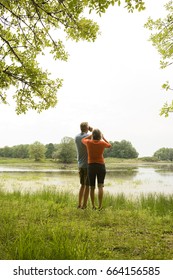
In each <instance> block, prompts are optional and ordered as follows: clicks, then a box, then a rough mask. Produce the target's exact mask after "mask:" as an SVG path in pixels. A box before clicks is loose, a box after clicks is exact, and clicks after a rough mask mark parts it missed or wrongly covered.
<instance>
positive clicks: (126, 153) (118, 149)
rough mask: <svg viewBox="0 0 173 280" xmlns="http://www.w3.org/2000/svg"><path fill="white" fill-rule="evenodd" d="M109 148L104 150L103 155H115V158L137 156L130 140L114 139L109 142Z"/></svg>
mask: <svg viewBox="0 0 173 280" xmlns="http://www.w3.org/2000/svg"><path fill="white" fill-rule="evenodd" d="M111 145H112V147H111V149H106V150H105V153H104V155H105V157H115V158H137V157H138V155H139V154H138V152H137V151H136V149H135V148H134V147H133V146H132V144H131V142H129V141H126V140H122V141H120V142H118V141H115V142H112V143H111Z"/></svg>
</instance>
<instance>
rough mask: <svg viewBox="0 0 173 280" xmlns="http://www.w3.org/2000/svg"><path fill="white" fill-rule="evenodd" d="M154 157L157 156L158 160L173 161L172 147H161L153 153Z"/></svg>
mask: <svg viewBox="0 0 173 280" xmlns="http://www.w3.org/2000/svg"><path fill="white" fill-rule="evenodd" d="M154 157H156V158H158V159H159V160H170V161H173V149H172V148H161V149H159V150H157V151H156V152H155V153H154Z"/></svg>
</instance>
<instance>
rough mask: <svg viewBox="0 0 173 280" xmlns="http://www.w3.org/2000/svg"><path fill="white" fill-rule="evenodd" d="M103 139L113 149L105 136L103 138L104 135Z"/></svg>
mask: <svg viewBox="0 0 173 280" xmlns="http://www.w3.org/2000/svg"><path fill="white" fill-rule="evenodd" d="M102 139H103V141H105V142H106V143H107V144H109V145H110V146H109V147H111V146H112V145H111V144H110V143H109V142H108V141H107V140H106V139H105V138H104V136H103V134H102Z"/></svg>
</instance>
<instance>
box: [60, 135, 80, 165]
mask: <svg viewBox="0 0 173 280" xmlns="http://www.w3.org/2000/svg"><path fill="white" fill-rule="evenodd" d="M58 157H59V160H60V161H61V162H63V163H72V162H74V161H75V159H76V146H75V142H74V139H73V138H71V137H67V136H66V137H64V138H63V139H62V140H61V144H60V147H59V156H58Z"/></svg>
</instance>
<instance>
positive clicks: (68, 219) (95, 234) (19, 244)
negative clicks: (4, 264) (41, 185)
mask: <svg viewBox="0 0 173 280" xmlns="http://www.w3.org/2000/svg"><path fill="white" fill-rule="evenodd" d="M76 205H77V196H75V195H73V194H71V193H69V192H68V193H67V192H62V193H61V192H56V191H55V190H53V189H52V190H51V191H50V190H49V191H48V190H44V191H41V192H36V193H30V194H29V193H26V194H23V195H22V194H21V193H20V192H13V193H6V192H3V191H0V213H1V215H0V224H1V227H0V259H1V260H5V259H6V260H23V259H28V260H45V259H47V260H55V259H58V260H60V259H62V260H70V259H72V260H80V259H82V260H87V259H95V260H111V259H115V260H116V259H121V260H124V259H128V260H136V259H139V260H144V259H145V260H146V259H148V260H153V259H155V260H160V259H163V260H166V259H173V196H164V195H157V196H154V195H148V196H146V197H144V196H141V197H139V198H138V199H136V200H129V199H128V198H126V197H125V196H124V195H123V194H119V195H117V196H111V195H108V194H107V195H106V196H105V197H104V208H103V210H102V211H98V210H92V209H91V206H90V202H89V205H88V208H87V209H85V210H80V209H77V208H76Z"/></svg>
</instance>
